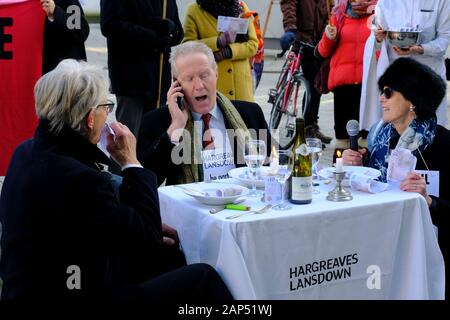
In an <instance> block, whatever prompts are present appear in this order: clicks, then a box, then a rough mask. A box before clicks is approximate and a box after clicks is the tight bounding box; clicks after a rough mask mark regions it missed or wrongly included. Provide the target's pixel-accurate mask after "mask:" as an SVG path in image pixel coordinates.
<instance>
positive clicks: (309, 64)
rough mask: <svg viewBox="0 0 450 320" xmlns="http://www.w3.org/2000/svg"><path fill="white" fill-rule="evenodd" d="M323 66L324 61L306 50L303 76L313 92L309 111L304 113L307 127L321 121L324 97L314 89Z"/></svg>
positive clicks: (311, 51)
mask: <svg viewBox="0 0 450 320" xmlns="http://www.w3.org/2000/svg"><path fill="white" fill-rule="evenodd" d="M321 64H322V61H320V60H319V59H318V58H316V57H315V56H314V53H313V50H311V49H308V48H304V50H303V56H302V60H301V65H302V70H303V75H304V77H305V78H306V80H308V82H309V89H310V92H311V100H310V103H309V109H307V110H306V112H305V113H304V118H305V126H310V125H312V124H314V123H317V121H318V119H319V105H320V97H321V96H322V94H321V93H319V92H318V91H317V90H316V89H315V88H314V79H315V78H316V75H317V73H318V72H319V69H320V66H321Z"/></svg>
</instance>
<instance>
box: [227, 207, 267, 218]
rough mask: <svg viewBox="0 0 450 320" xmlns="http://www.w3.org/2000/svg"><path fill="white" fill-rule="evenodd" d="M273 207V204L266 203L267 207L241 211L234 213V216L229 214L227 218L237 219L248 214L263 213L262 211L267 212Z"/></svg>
mask: <svg viewBox="0 0 450 320" xmlns="http://www.w3.org/2000/svg"><path fill="white" fill-rule="evenodd" d="M270 208H272V205H271V204H268V205H266V206H265V207H263V208H261V209H259V210H255V211H250V212H245V213H239V214H233V215H232V216H228V217H226V218H225V219H236V218H239V217H242V216H245V215H247V214H251V213H253V214H261V213H265V212H267V211H269V209H270Z"/></svg>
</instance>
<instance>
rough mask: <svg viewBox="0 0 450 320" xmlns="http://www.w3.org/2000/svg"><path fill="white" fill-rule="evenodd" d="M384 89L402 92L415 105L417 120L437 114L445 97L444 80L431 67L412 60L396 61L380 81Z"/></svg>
mask: <svg viewBox="0 0 450 320" xmlns="http://www.w3.org/2000/svg"><path fill="white" fill-rule="evenodd" d="M384 87H390V88H391V89H393V90H395V91H398V92H400V93H401V94H402V95H403V96H404V97H405V98H406V99H407V100H409V101H411V103H412V104H413V105H414V107H415V109H414V111H415V113H416V116H417V118H419V119H424V118H429V117H431V116H433V115H435V114H436V110H437V108H438V107H439V104H440V103H441V101H442V99H443V98H444V97H445V91H446V84H445V82H444V80H443V79H442V78H441V77H440V76H439V75H438V74H437V73H436V72H434V71H433V70H432V69H431V68H430V67H428V66H426V65H424V64H422V63H419V62H417V61H416V60H413V59H411V58H399V59H397V60H395V61H394V62H393V63H392V64H391V65H390V66H389V67H388V68H387V69H386V71H385V72H384V74H383V75H382V76H381V77H380V79H379V80H378V88H379V89H380V91H381V90H382V89H383V88H384Z"/></svg>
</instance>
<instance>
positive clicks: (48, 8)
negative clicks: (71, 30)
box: [41, 0, 55, 22]
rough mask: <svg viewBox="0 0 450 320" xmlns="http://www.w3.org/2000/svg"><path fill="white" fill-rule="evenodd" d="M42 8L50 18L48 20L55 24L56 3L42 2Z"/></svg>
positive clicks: (50, 1)
mask: <svg viewBox="0 0 450 320" xmlns="http://www.w3.org/2000/svg"><path fill="white" fill-rule="evenodd" d="M41 6H42V9H43V10H44V12H45V14H46V15H47V17H48V20H50V21H52V22H53V20H54V19H55V16H54V15H53V14H54V13H55V1H53V0H41Z"/></svg>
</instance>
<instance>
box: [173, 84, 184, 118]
mask: <svg viewBox="0 0 450 320" xmlns="http://www.w3.org/2000/svg"><path fill="white" fill-rule="evenodd" d="M173 81H174V82H175V81H177V79H176V78H173ZM178 87H181V84H180V83H179V82H178ZM180 92H181V93H183V91H180ZM177 104H178V108H180V110H184V99H183V97H177Z"/></svg>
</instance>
